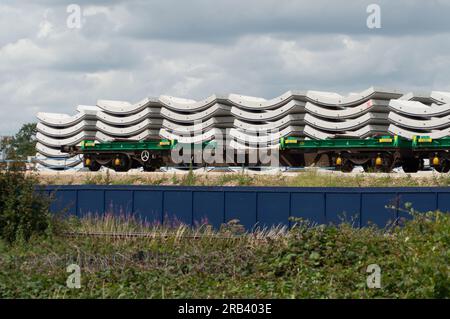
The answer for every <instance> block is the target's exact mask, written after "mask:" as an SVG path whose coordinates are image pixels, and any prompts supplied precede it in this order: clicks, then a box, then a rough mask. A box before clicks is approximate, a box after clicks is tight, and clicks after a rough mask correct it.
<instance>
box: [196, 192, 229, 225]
mask: <svg viewBox="0 0 450 319" xmlns="http://www.w3.org/2000/svg"><path fill="white" fill-rule="evenodd" d="M224 196H225V195H224V192H212V191H211V192H205V191H202V192H193V201H194V203H193V207H194V224H203V223H205V222H207V223H208V224H209V225H213V226H214V227H215V228H219V227H220V225H221V224H222V223H224V222H225V214H224V213H225V207H224Z"/></svg>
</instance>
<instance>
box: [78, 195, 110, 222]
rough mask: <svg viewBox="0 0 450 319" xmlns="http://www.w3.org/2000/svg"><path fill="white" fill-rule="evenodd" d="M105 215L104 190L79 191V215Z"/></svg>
mask: <svg viewBox="0 0 450 319" xmlns="http://www.w3.org/2000/svg"><path fill="white" fill-rule="evenodd" d="M104 213H105V192H104V190H95V189H92V190H87V189H80V190H79V191H78V215H79V216H83V215H87V214H93V215H98V214H104Z"/></svg>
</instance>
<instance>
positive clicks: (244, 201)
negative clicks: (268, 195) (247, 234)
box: [225, 191, 257, 229]
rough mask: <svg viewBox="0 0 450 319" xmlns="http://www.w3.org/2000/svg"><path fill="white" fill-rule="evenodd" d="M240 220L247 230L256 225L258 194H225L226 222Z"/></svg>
mask: <svg viewBox="0 0 450 319" xmlns="http://www.w3.org/2000/svg"><path fill="white" fill-rule="evenodd" d="M232 219H239V221H240V223H241V224H242V225H244V226H245V227H246V228H247V229H251V228H252V227H253V226H254V225H255V224H256V221H257V220H256V192H242V191H241V192H227V193H225V221H226V222H228V221H230V220H232Z"/></svg>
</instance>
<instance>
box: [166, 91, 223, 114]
mask: <svg viewBox="0 0 450 319" xmlns="http://www.w3.org/2000/svg"><path fill="white" fill-rule="evenodd" d="M159 102H160V103H161V105H162V106H165V107H167V108H169V109H171V110H173V111H176V112H199V111H202V110H204V109H207V108H209V107H211V106H213V105H214V104H223V103H226V102H227V101H226V97H223V96H219V95H216V94H214V95H211V96H209V97H207V98H206V99H203V100H201V101H195V100H189V99H182V98H177V97H174V96H169V95H161V96H160V97H159Z"/></svg>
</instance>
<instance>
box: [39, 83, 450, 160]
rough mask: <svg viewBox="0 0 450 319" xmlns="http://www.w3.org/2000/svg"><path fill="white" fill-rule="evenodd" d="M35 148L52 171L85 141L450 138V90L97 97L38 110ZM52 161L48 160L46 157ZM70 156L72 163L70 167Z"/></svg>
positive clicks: (252, 144) (257, 144) (261, 144)
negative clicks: (68, 148) (70, 109)
mask: <svg viewBox="0 0 450 319" xmlns="http://www.w3.org/2000/svg"><path fill="white" fill-rule="evenodd" d="M38 119H39V123H38V127H37V128H38V134H37V140H38V143H37V146H36V149H37V152H38V153H39V156H40V158H42V159H41V163H42V164H43V165H46V163H49V164H48V165H47V166H50V167H52V168H65V167H67V166H76V165H77V164H79V163H80V161H81V159H80V158H78V157H76V158H70V157H69V156H68V155H67V154H65V153H61V151H60V148H61V146H63V145H76V144H78V143H80V142H81V141H82V140H85V139H94V140H97V141H99V142H106V141H112V140H117V139H120V140H130V141H138V140H147V139H159V138H167V139H174V140H178V141H179V142H180V143H188V144H189V143H201V142H204V141H211V140H216V141H219V140H220V141H221V142H225V141H226V143H227V144H226V146H227V147H231V148H234V149H240V150H241V149H244V150H254V149H258V148H277V147H278V143H279V140H280V138H282V137H287V136H298V137H300V138H305V139H327V138H368V137H372V136H378V135H388V134H397V135H400V136H404V137H407V138H412V136H413V135H425V134H426V135H431V136H432V137H433V138H436V137H442V136H448V135H450V93H445V92H432V93H431V94H428V95H426V94H425V95H424V94H422V95H420V94H402V93H400V92H398V91H395V90H385V89H379V88H369V89H367V90H365V91H363V92H360V93H352V94H349V95H346V96H342V95H339V94H337V93H330V92H319V91H288V92H286V93H284V94H282V95H280V96H278V97H275V98H273V99H269V100H266V99H263V98H259V97H250V96H243V95H237V94H228V95H220V94H215V95H212V96H210V97H208V98H205V99H202V100H199V101H195V100H188V99H181V98H176V97H172V96H167V95H161V96H160V97H159V98H146V99H144V100H142V101H140V102H137V103H134V104H133V103H129V102H124V101H109V100H99V101H98V102H97V104H96V106H79V107H77V112H76V114H75V115H66V114H55V113H39V114H38ZM46 159H48V161H46ZM69 161H70V164H67V163H68V162H69Z"/></svg>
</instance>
